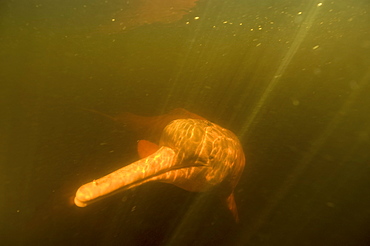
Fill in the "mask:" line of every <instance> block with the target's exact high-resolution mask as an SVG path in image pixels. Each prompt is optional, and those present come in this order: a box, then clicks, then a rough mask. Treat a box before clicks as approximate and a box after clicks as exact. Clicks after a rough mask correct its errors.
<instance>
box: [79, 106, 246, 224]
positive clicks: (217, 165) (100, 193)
mask: <svg viewBox="0 0 370 246" xmlns="http://www.w3.org/2000/svg"><path fill="white" fill-rule="evenodd" d="M174 112H180V113H181V116H180V115H179V114H177V115H176V114H174ZM169 115H170V116H171V117H172V118H177V119H174V120H172V118H171V117H170V120H171V121H170V122H169V123H168V124H166V126H165V128H164V130H162V129H163V126H161V124H159V122H163V119H161V118H159V120H158V117H157V118H156V120H154V121H152V122H151V124H152V125H153V126H157V127H158V129H160V130H162V134H161V137H160V141H159V146H158V145H156V144H154V143H151V142H149V141H145V140H142V141H139V153H140V152H141V157H143V158H142V159H140V160H138V161H136V162H134V163H132V164H130V165H127V166H125V167H123V168H121V169H119V170H117V171H115V172H112V173H110V174H108V175H106V176H104V177H102V178H100V179H97V180H94V181H92V182H90V183H87V184H85V185H83V186H81V187H80V188H79V189H78V190H77V193H76V197H75V199H74V201H75V204H76V205H77V206H79V207H85V206H86V205H88V204H90V203H92V202H95V201H96V200H98V199H100V198H103V197H105V196H108V195H110V194H112V193H115V192H117V191H123V190H128V189H131V188H133V187H136V186H139V185H142V184H144V183H147V182H150V181H160V182H164V183H170V184H173V185H176V186H178V187H180V188H182V189H184V190H187V191H193V192H203V191H208V190H210V189H212V188H214V187H216V186H217V187H218V186H220V187H221V188H222V189H220V190H222V191H223V192H222V196H224V198H225V199H226V202H227V206H228V208H229V209H230V211H231V212H232V213H233V216H234V218H235V220H236V221H238V212H237V208H236V205H235V200H234V193H233V192H234V188H235V186H236V185H237V183H238V181H239V179H240V176H241V173H242V171H243V169H244V165H245V158H244V153H243V149H242V147H241V145H240V142H239V140H238V139H237V137H236V136H235V135H234V134H233V133H232V132H231V131H229V130H226V129H224V128H222V127H220V126H218V125H216V124H214V123H212V122H210V121H207V120H205V119H204V118H202V117H200V116H197V115H195V114H192V113H190V112H188V111H186V110H184V109H177V110H175V111H172V113H170V114H169ZM169 115H166V119H168V116H169ZM174 115H175V116H174ZM137 117H141V116H137ZM159 117H165V116H159ZM114 119H115V120H117V121H120V119H122V118H119V117H116V118H114ZM137 119H139V118H137ZM147 122H148V121H147ZM153 122H157V123H158V124H154V123H153ZM166 123H167V122H166ZM145 148H146V149H147V150H145ZM143 153H144V154H143Z"/></svg>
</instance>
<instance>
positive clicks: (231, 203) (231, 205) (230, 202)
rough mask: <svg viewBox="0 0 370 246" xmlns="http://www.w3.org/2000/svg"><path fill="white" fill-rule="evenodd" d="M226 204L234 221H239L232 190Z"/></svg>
mask: <svg viewBox="0 0 370 246" xmlns="http://www.w3.org/2000/svg"><path fill="white" fill-rule="evenodd" d="M226 204H227V207H228V208H229V210H230V211H231V213H232V214H233V216H234V218H235V221H237V222H239V214H238V208H237V207H236V203H235V198H234V192H233V193H231V194H230V196H229V197H228V198H227V199H226Z"/></svg>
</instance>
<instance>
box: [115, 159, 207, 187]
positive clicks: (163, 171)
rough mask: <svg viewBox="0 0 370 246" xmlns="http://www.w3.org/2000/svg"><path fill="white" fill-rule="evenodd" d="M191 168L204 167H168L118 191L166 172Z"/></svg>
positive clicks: (199, 165) (202, 165)
mask: <svg viewBox="0 0 370 246" xmlns="http://www.w3.org/2000/svg"><path fill="white" fill-rule="evenodd" d="M192 167H205V165H204V164H194V165H186V166H179V167H176V166H175V167H170V168H166V169H163V170H160V171H159V172H156V173H153V174H151V175H148V176H146V177H145V178H142V179H138V180H136V181H134V182H132V183H130V184H127V185H125V186H122V188H120V189H119V190H122V189H124V188H125V187H127V186H136V185H137V184H140V183H142V182H145V181H147V180H149V179H151V178H154V177H157V176H160V175H162V174H165V173H168V172H171V171H175V170H181V169H188V168H192Z"/></svg>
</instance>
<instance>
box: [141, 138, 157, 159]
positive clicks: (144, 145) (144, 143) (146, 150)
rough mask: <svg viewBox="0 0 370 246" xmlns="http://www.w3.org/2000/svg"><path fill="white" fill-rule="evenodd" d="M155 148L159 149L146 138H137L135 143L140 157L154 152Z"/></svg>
mask: <svg viewBox="0 0 370 246" xmlns="http://www.w3.org/2000/svg"><path fill="white" fill-rule="evenodd" d="M157 150H159V146H158V145H157V144H155V143H152V142H150V141H148V140H139V142H138V143H137V152H138V154H139V156H140V158H141V159H142V158H146V157H148V156H150V155H151V154H154V153H155V152H157Z"/></svg>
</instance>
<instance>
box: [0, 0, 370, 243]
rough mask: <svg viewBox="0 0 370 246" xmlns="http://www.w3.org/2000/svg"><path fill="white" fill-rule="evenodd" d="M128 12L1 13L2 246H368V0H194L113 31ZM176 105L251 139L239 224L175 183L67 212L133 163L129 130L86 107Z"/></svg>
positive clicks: (41, 9) (55, 7)
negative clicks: (80, 196)
mask: <svg viewBox="0 0 370 246" xmlns="http://www.w3.org/2000/svg"><path fill="white" fill-rule="evenodd" d="M126 7H127V6H126V5H125V4H124V3H122V2H120V1H97V0H94V1H93V2H87V1H82V0H78V1H52V2H50V1H25V0H24V1H17V2H14V1H3V2H2V3H1V4H0V13H1V15H0V16H1V17H0V18H1V26H0V32H1V35H0V47H1V49H0V55H1V56H0V57H1V58H0V71H1V82H0V83H1V85H2V89H1V90H0V93H1V94H0V102H1V106H0V109H1V113H2V116H3V117H2V120H1V121H0V122H1V123H0V125H1V128H0V131H1V132H0V135H1V138H0V139H1V142H0V143H1V145H0V146H1V157H0V161H1V169H0V175H1V176H0V177H1V180H2V181H3V186H2V190H1V191H2V194H3V197H2V199H1V200H0V205H1V210H0V218H1V221H2V223H1V227H0V231H1V235H2V236H1V237H0V238H3V239H1V240H2V242H3V244H2V245H31V244H32V245H81V244H82V245H269V246H270V245H346V246H347V245H356V246H357V245H369V243H370V237H369V228H370V223H369V221H370V196H369V191H368V190H369V186H370V179H369V175H370V157H369V149H370V144H369V141H370V137H369V134H370V133H369V132H370V128H369V125H370V116H369V115H370V114H369V112H370V97H369V93H370V82H369V79H370V34H369V30H370V29H369V11H370V5H369V2H368V1H367V0H358V1H355V0H350V1H346V0H334V1H293V0H284V1H250V0H245V1H242V0H234V1H216V0H199V1H198V2H197V4H196V6H194V7H193V8H191V9H190V10H187V11H188V12H189V13H188V14H185V15H183V16H182V17H181V18H179V19H176V18H174V19H173V20H169V21H162V22H161V21H157V22H155V21H153V18H154V17H153V18H152V19H150V18H149V17H148V18H149V20H152V23H148V24H142V22H140V19H135V18H137V17H132V18H129V20H134V21H131V22H130V23H131V24H130V25H131V26H130V28H127V30H121V29H120V28H118V29H117V27H115V26H112V25H111V22H112V18H113V17H114V18H117V14H116V13H117V12H118V10H119V9H121V8H126ZM133 8H134V7H133ZM132 11H133V10H132ZM152 11H153V10H152ZM122 14H123V15H125V18H126V20H127V15H128V14H130V9H129V10H128V12H125V11H123V13H122ZM159 16H160V15H159ZM198 17H199V18H198ZM178 107H181V108H186V109H187V110H189V111H191V112H194V113H196V114H199V115H201V116H203V117H205V118H207V119H209V120H211V121H213V122H215V123H217V124H219V125H221V126H223V127H225V128H228V129H230V130H232V131H233V132H234V133H235V134H237V135H238V136H239V138H240V140H241V142H242V143H243V147H244V150H245V154H246V168H245V170H244V173H243V175H242V178H241V180H240V182H239V185H238V186H237V189H236V195H235V196H236V203H237V205H238V209H239V214H240V220H241V221H240V223H239V224H237V225H235V224H234V222H233V221H232V219H231V218H230V215H229V214H228V211H227V209H225V208H224V207H223V206H222V204H221V203H219V202H218V200H217V199H215V198H214V197H212V195H194V194H190V193H188V192H185V191H183V190H180V189H178V188H176V187H172V186H170V185H166V184H154V183H153V184H147V185H145V186H143V187H140V188H137V189H135V190H132V191H128V192H125V193H121V194H117V195H115V196H112V197H110V198H109V199H107V200H105V201H101V202H100V203H96V204H94V205H91V206H89V207H87V208H84V209H80V208H76V207H74V206H73V205H70V206H69V205H68V201H69V198H70V195H71V194H72V195H73V192H75V190H76V189H77V188H78V187H79V186H80V185H81V184H83V183H86V182H88V181H91V180H92V179H94V178H98V177H101V176H102V175H104V174H107V173H108V172H111V171H113V170H116V169H117V168H119V167H121V166H122V165H126V164H128V163H130V162H132V161H134V160H136V159H137V158H138V157H137V154H136V140H137V139H135V137H134V136H133V135H132V134H131V133H130V132H129V131H127V129H126V128H125V127H124V126H117V125H116V124H114V123H112V122H110V121H109V120H107V119H104V118H101V117H99V116H97V115H94V114H91V113H89V112H86V111H84V110H82V109H83V108H90V109H95V110H99V111H101V112H104V113H107V114H116V113H119V112H127V111H128V112H132V113H135V114H139V115H159V114H162V113H165V112H168V111H169V110H171V109H173V108H178Z"/></svg>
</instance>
